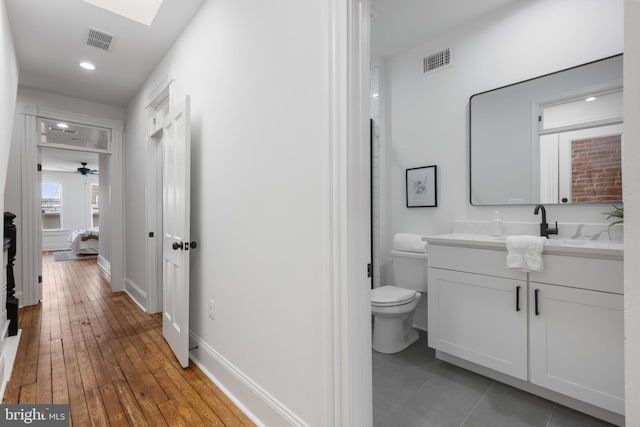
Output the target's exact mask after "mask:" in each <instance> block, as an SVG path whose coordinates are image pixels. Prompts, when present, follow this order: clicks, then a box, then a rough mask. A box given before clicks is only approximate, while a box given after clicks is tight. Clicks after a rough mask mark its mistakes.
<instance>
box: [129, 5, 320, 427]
mask: <svg viewBox="0 0 640 427" xmlns="http://www.w3.org/2000/svg"><path fill="white" fill-rule="evenodd" d="M328 4H329V2H318V1H311V0H308V1H300V0H282V1H277V2H268V3H265V2H255V1H248V0H220V1H209V2H206V3H205V4H204V5H203V7H202V9H201V10H200V12H199V13H198V14H197V15H196V17H195V18H194V19H193V21H192V22H191V24H190V25H189V26H188V28H187V29H186V30H185V32H184V33H183V34H182V35H181V37H180V38H179V39H178V41H177V42H176V44H175V45H174V46H173V47H172V49H171V50H170V51H169V52H168V54H167V55H166V57H165V58H164V59H163V60H162V62H161V63H160V64H159V65H158V66H157V68H156V69H155V71H154V72H153V74H152V75H151V76H150V77H149V79H148V80H147V82H146V83H145V84H144V86H143V87H142V88H141V90H140V92H139V93H138V95H137V96H136V97H135V98H134V99H133V100H132V101H131V103H130V104H129V105H128V107H127V121H126V122H127V125H126V134H127V144H126V154H125V158H126V189H127V194H126V229H127V233H126V234H127V239H126V248H127V257H128V261H127V272H126V273H127V280H130V281H131V282H133V283H135V284H136V286H138V287H139V288H141V289H142V290H144V291H146V290H148V286H149V284H148V283H147V281H146V272H145V257H146V243H145V242H146V240H147V239H148V237H147V235H146V234H147V232H148V231H149V230H146V226H145V207H144V197H142V195H143V194H144V185H145V176H146V171H145V164H146V155H147V150H146V145H145V144H146V112H145V110H144V108H145V97H146V96H148V94H149V92H150V91H151V90H152V89H153V88H154V87H155V86H156V85H157V84H158V83H159V81H160V80H161V79H162V78H163V77H164V76H166V75H167V73H168V72H169V69H170V66H171V64H175V70H176V78H177V80H176V94H177V95H178V96H180V97H182V96H184V95H185V94H189V95H190V96H191V102H192V156H191V160H192V174H191V178H192V187H191V189H192V190H191V208H192V209H191V239H192V240H196V241H198V245H199V246H198V249H197V250H194V251H193V252H192V253H191V312H190V313H191V315H190V327H191V331H192V333H193V334H194V335H195V336H196V337H198V338H200V339H201V341H199V349H197V350H195V351H193V352H192V353H191V354H192V356H193V355H195V356H196V357H197V358H198V359H199V360H200V361H201V362H203V363H204V364H205V366H206V367H207V368H208V369H210V370H211V372H213V373H214V375H215V376H216V377H217V378H218V380H220V381H221V382H222V384H223V385H224V387H225V388H226V389H227V390H228V391H230V392H231V393H232V394H233V395H234V396H235V397H236V398H237V399H238V401H239V402H240V403H241V404H242V405H245V406H247V407H248V408H249V409H250V411H251V412H253V413H254V414H255V415H256V416H257V417H258V418H260V419H261V420H262V421H263V422H265V423H266V424H267V425H286V424H287V422H286V421H285V418H283V417H282V414H286V416H288V417H291V419H293V420H295V421H293V422H294V423H307V424H309V425H314V426H320V425H330V424H331V423H332V418H331V417H332V412H331V411H330V410H328V408H330V406H329V405H330V404H331V403H330V402H329V397H328V396H329V393H330V390H331V384H332V374H331V373H330V372H329V371H328V367H329V366H330V365H331V360H330V354H331V353H330V351H331V346H330V342H329V340H328V337H329V336H330V335H329V332H328V328H329V325H330V324H331V320H330V319H329V318H327V314H326V313H328V310H329V308H328V307H327V306H326V305H325V303H324V301H327V292H328V288H329V284H330V277H329V274H328V271H327V270H328V265H330V251H329V248H328V243H327V236H329V235H330V234H331V233H330V224H329V221H328V220H327V219H328V218H329V216H330V209H329V204H328V200H329V196H328V194H329V171H328V170H327V167H326V164H327V154H326V153H327V148H325V147H326V145H327V144H328V141H329V133H328V127H329V125H328V111H329V104H328V92H329V88H328V82H329V71H330V68H329V64H328V48H329V47H328V41H329V40H330V29H329V23H330V19H329V16H328ZM158 234H159V233H158ZM209 299H214V300H215V304H216V318H215V321H214V320H210V319H209V318H208V316H207V302H208V300H209ZM223 362H225V363H226V364H224V363H223ZM234 370H235V371H234ZM239 378H243V379H245V380H247V381H248V382H246V383H241V382H240V381H239ZM258 394H260V395H262V396H263V397H266V400H263V399H258V398H257V397H258ZM274 408H276V409H275V410H274ZM278 412H280V414H278ZM289 422H291V420H290V421H289Z"/></svg>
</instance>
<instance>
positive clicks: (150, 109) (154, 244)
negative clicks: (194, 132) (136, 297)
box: [145, 64, 176, 314]
mask: <svg viewBox="0 0 640 427" xmlns="http://www.w3.org/2000/svg"><path fill="white" fill-rule="evenodd" d="M175 75H176V72H175V65H174V64H172V65H171V67H170V69H169V72H168V73H167V75H166V76H164V77H163V78H162V79H161V80H160V82H159V83H158V84H157V85H156V87H155V88H154V89H153V90H152V91H150V92H149V94H148V95H147V97H146V102H145V109H146V111H147V132H146V135H147V136H146V145H147V176H146V185H145V198H146V199H145V209H146V226H147V229H146V233H145V234H146V235H147V239H148V241H147V259H146V263H147V267H146V271H147V298H146V301H145V304H146V307H145V309H146V311H147V313H149V314H153V313H160V312H162V169H163V164H162V132H159V130H161V129H162V127H163V124H162V123H156V120H155V119H156V117H155V115H156V114H155V113H156V107H158V106H159V105H160V104H161V103H162V101H163V100H164V99H165V98H169V99H168V103H169V109H170V110H171V108H172V107H173V105H174V103H175V84H174V83H175V81H176V78H175ZM149 233H153V237H151V236H150V235H149Z"/></svg>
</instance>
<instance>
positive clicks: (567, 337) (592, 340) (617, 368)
mask: <svg viewBox="0 0 640 427" xmlns="http://www.w3.org/2000/svg"><path fill="white" fill-rule="evenodd" d="M546 258H555V257H554V256H553V255H549V256H547V257H546ZM551 261H558V260H551V259H550V262H551ZM572 261H573V262H577V263H578V264H579V265H577V266H576V267H577V269H576V270H574V272H575V274H574V275H578V276H579V275H584V273H585V271H586V272H587V275H589V270H594V271H593V272H592V273H591V276H590V277H583V278H582V279H581V283H562V280H557V278H556V277H554V276H553V275H551V274H550V273H549V272H546V273H543V274H539V273H531V274H530V275H529V301H530V306H529V313H530V320H529V349H530V350H529V352H530V357H529V366H530V378H529V380H530V381H531V382H532V383H533V384H537V385H539V386H542V387H545V388H548V389H550V390H554V391H557V392H559V393H562V394H565V395H567V396H571V397H573V398H575V399H578V400H581V401H584V402H588V403H590V404H592V405H596V406H599V407H601V408H605V409H608V410H610V411H612V412H615V413H618V414H623V413H624V334H623V331H624V320H623V318H624V311H623V308H624V296H623V295H622V289H621V288H622V280H621V279H622V262H621V261H611V260H601V259H588V258H574V259H573V260H572ZM580 264H581V265H580ZM598 276H603V277H598ZM544 279H547V281H548V282H551V283H541V282H538V281H536V280H544ZM616 279H617V280H616ZM568 280H569V281H571V282H573V281H574V280H575V279H573V278H571V279H568ZM578 285H580V286H581V287H580V288H578V287H576V286H578ZM598 288H600V289H604V290H606V291H607V292H602V291H600V290H594V289H598ZM616 291H618V292H619V293H614V292H616ZM536 302H537V304H536ZM536 305H537V307H536ZM536 308H537V309H536Z"/></svg>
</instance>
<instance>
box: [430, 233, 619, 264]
mask: <svg viewBox="0 0 640 427" xmlns="http://www.w3.org/2000/svg"><path fill="white" fill-rule="evenodd" d="M422 240H424V241H426V242H428V243H429V244H435V245H445V246H462V247H471V248H480V249H493V250H503V251H506V250H507V248H506V237H505V236H500V237H494V236H488V235H484V234H471V233H447V234H437V235H434V236H425V237H423V238H422ZM427 252H428V250H427ZM542 253H543V254H550V255H565V256H578V257H592V258H604V259H614V260H620V261H622V260H623V259H624V244H623V243H618V242H612V241H610V240H589V239H563V238H559V239H555V238H553V236H552V237H551V238H550V239H548V240H547V241H546V242H545V245H544V250H543V252H542Z"/></svg>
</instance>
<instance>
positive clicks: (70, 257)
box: [53, 251, 98, 262]
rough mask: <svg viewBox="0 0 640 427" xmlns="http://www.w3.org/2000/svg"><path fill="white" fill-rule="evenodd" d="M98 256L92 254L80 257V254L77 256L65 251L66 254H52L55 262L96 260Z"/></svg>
mask: <svg viewBox="0 0 640 427" xmlns="http://www.w3.org/2000/svg"><path fill="white" fill-rule="evenodd" d="M97 257H98V254H93V255H82V254H77V253H75V252H72V251H66V252H54V253H53V259H54V260H56V262H57V261H75V260H79V259H92V258H97Z"/></svg>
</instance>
